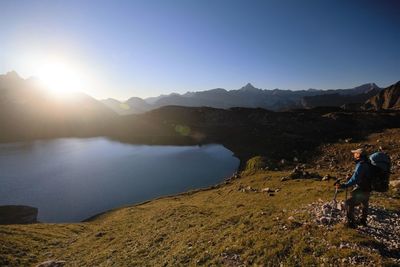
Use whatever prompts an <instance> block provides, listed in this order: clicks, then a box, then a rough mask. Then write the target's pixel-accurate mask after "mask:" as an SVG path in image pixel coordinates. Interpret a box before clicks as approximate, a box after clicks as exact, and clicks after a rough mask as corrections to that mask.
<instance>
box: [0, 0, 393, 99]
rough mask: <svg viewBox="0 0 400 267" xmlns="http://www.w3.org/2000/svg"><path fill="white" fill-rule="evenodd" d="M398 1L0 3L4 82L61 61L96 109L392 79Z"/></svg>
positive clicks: (0, 55)
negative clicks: (101, 104)
mask: <svg viewBox="0 0 400 267" xmlns="http://www.w3.org/2000/svg"><path fill="white" fill-rule="evenodd" d="M399 12H400V1H396V0H393V1H388V0H386V1H385V0H380V1H378V0H376V1H368V0H359V1H351V0H318V1H317V0H315V1H314V0H303V1H298V0H293V1H289V0H276V1H267V0H265V1H247V0H246V1H245V0H243V1H239V0H238V1H235V0H226V1H223V0H198V1H194V0H186V1H183V0H182V1H180V0H169V1H168V0H159V1H153V0H143V1H140V0H127V1H118V0H109V1H88V0H85V1H83V0H80V1H73V0H68V1H67V0H65V1H58V0H49V1H46V0H36V1H35V0H32V1H20V0H0V73H5V72H7V71H9V70H16V71H17V72H18V73H19V74H20V75H21V76H22V77H24V78H26V77H29V76H31V75H36V73H37V68H39V67H38V65H39V64H42V63H43V61H46V60H47V61H48V62H51V64H52V63H53V62H55V61H57V60H58V61H60V62H64V63H65V64H66V65H67V66H69V68H73V69H74V71H76V72H79V74H80V76H81V77H82V76H83V77H84V79H85V80H86V81H89V82H87V83H86V84H85V86H86V87H85V91H86V92H87V93H89V94H91V95H92V96H94V97H96V98H105V97H114V98H117V99H121V100H122V99H126V98H128V97H130V96H140V97H147V96H156V95H159V94H167V93H171V92H178V93H183V92H186V91H198V90H207V89H212V88H217V87H222V88H226V89H237V88H240V87H241V86H243V85H245V84H246V83H247V82H251V83H252V84H253V85H254V86H256V87H259V88H266V89H273V88H282V89H308V88H321V89H328V88H349V87H353V86H356V85H359V84H361V83H367V82H375V83H377V84H378V85H379V86H387V85H390V84H392V83H394V82H396V81H398V80H400V16H399Z"/></svg>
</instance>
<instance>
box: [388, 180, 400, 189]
mask: <svg viewBox="0 0 400 267" xmlns="http://www.w3.org/2000/svg"><path fill="white" fill-rule="evenodd" d="M389 184H390V186H392V187H393V188H400V180H393V181H390V183H389Z"/></svg>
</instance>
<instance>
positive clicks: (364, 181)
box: [342, 158, 371, 192]
mask: <svg viewBox="0 0 400 267" xmlns="http://www.w3.org/2000/svg"><path fill="white" fill-rule="evenodd" d="M370 176H371V169H370V166H369V163H368V158H361V159H359V160H357V161H356V167H355V169H354V173H353V175H352V176H351V178H350V180H348V181H347V183H345V184H343V185H342V188H346V187H350V186H353V185H357V186H358V187H359V188H360V189H362V190H364V191H368V192H369V191H371V182H370V179H369V178H370Z"/></svg>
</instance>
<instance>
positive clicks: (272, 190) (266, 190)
mask: <svg viewBox="0 0 400 267" xmlns="http://www.w3.org/2000/svg"><path fill="white" fill-rule="evenodd" d="M261 192H266V193H272V192H275V190H274V189H271V188H269V187H266V188H263V189H261Z"/></svg>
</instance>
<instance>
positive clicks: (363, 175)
mask: <svg viewBox="0 0 400 267" xmlns="http://www.w3.org/2000/svg"><path fill="white" fill-rule="evenodd" d="M351 153H353V156H354V159H355V162H356V167H355V170H354V173H353V175H352V176H351V178H350V180H348V181H347V182H346V183H344V184H337V185H336V186H337V187H338V188H340V189H345V188H348V187H350V186H353V185H355V187H354V189H353V190H352V192H351V197H350V198H349V199H347V200H346V203H345V206H346V212H347V226H348V227H350V228H355V227H356V222H355V218H354V207H355V206H358V205H362V215H361V220H360V221H359V222H358V223H359V224H361V225H364V226H366V225H367V215H368V201H369V195H370V192H371V181H370V175H371V170H370V165H369V159H368V156H367V154H366V153H365V151H364V150H363V149H361V148H358V149H355V150H351Z"/></svg>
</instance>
